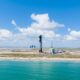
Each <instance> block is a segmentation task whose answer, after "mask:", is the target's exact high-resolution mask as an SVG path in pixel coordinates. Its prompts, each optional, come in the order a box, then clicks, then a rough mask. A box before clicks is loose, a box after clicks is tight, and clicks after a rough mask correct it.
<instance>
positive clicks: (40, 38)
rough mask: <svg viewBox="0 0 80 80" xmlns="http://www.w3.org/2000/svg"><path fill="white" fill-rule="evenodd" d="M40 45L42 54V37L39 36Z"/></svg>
mask: <svg viewBox="0 0 80 80" xmlns="http://www.w3.org/2000/svg"><path fill="white" fill-rule="evenodd" d="M39 43H40V49H39V52H41V53H42V52H43V51H42V35H40V36H39Z"/></svg>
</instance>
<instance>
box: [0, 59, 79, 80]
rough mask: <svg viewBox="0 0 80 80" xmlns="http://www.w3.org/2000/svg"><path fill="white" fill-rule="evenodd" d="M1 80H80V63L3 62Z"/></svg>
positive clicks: (1, 63)
mask: <svg viewBox="0 0 80 80" xmlns="http://www.w3.org/2000/svg"><path fill="white" fill-rule="evenodd" d="M0 80H80V62H73V61H70V62H69V61H9V60H7V61H6V60H3V61H0Z"/></svg>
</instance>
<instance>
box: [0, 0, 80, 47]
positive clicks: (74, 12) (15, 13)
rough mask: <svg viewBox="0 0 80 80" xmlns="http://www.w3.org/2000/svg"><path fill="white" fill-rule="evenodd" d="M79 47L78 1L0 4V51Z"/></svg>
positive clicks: (28, 0)
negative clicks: (1, 49)
mask: <svg viewBox="0 0 80 80" xmlns="http://www.w3.org/2000/svg"><path fill="white" fill-rule="evenodd" d="M39 35H42V36H43V44H44V46H53V47H80V45H79V44H80V0H0V47H26V46H30V45H32V44H33V45H36V46H38V45H39V42H38V36H39Z"/></svg>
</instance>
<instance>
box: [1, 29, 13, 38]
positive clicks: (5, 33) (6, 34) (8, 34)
mask: <svg viewBox="0 0 80 80" xmlns="http://www.w3.org/2000/svg"><path fill="white" fill-rule="evenodd" d="M11 36H12V32H10V31H9V30H7V29H0V39H7V38H9V37H11Z"/></svg>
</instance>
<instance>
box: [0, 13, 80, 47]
mask: <svg viewBox="0 0 80 80" xmlns="http://www.w3.org/2000/svg"><path fill="white" fill-rule="evenodd" d="M30 18H31V19H32V23H31V24H30V26H26V27H24V28H22V27H20V26H18V25H17V23H16V21H15V20H14V19H13V20H12V21H11V24H12V25H14V26H15V27H14V28H16V29H17V33H15V32H14V33H13V32H11V31H10V30H8V29H0V40H5V41H7V42H8V43H9V44H10V45H12V46H13V45H14V46H15V45H18V46H22V45H25V46H26V45H29V44H33V43H34V44H35V42H37V43H36V45H38V36H39V35H42V36H43V37H44V38H47V41H45V42H46V43H45V45H47V43H48V42H49V40H48V39H50V40H54V42H55V43H56V45H66V44H63V43H67V42H66V41H73V40H80V31H76V30H71V29H70V28H68V30H67V31H68V34H64V35H61V34H60V33H57V32H56V31H55V29H58V30H59V29H60V28H65V25H64V24H62V23H59V22H56V21H55V20H51V19H50V17H49V15H48V14H47V13H46V14H34V13H33V14H32V15H31V16H30ZM31 37H33V38H31ZM35 37H37V38H35ZM56 40H58V42H57V41H56ZM62 41H64V42H62ZM60 42H61V44H60ZM3 43H4V42H3ZM3 43H2V44H1V43H0V45H3ZM9 44H8V45H9ZM49 44H50V45H51V43H49ZM69 44H70V43H69ZM67 45H68V44H67Z"/></svg>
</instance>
